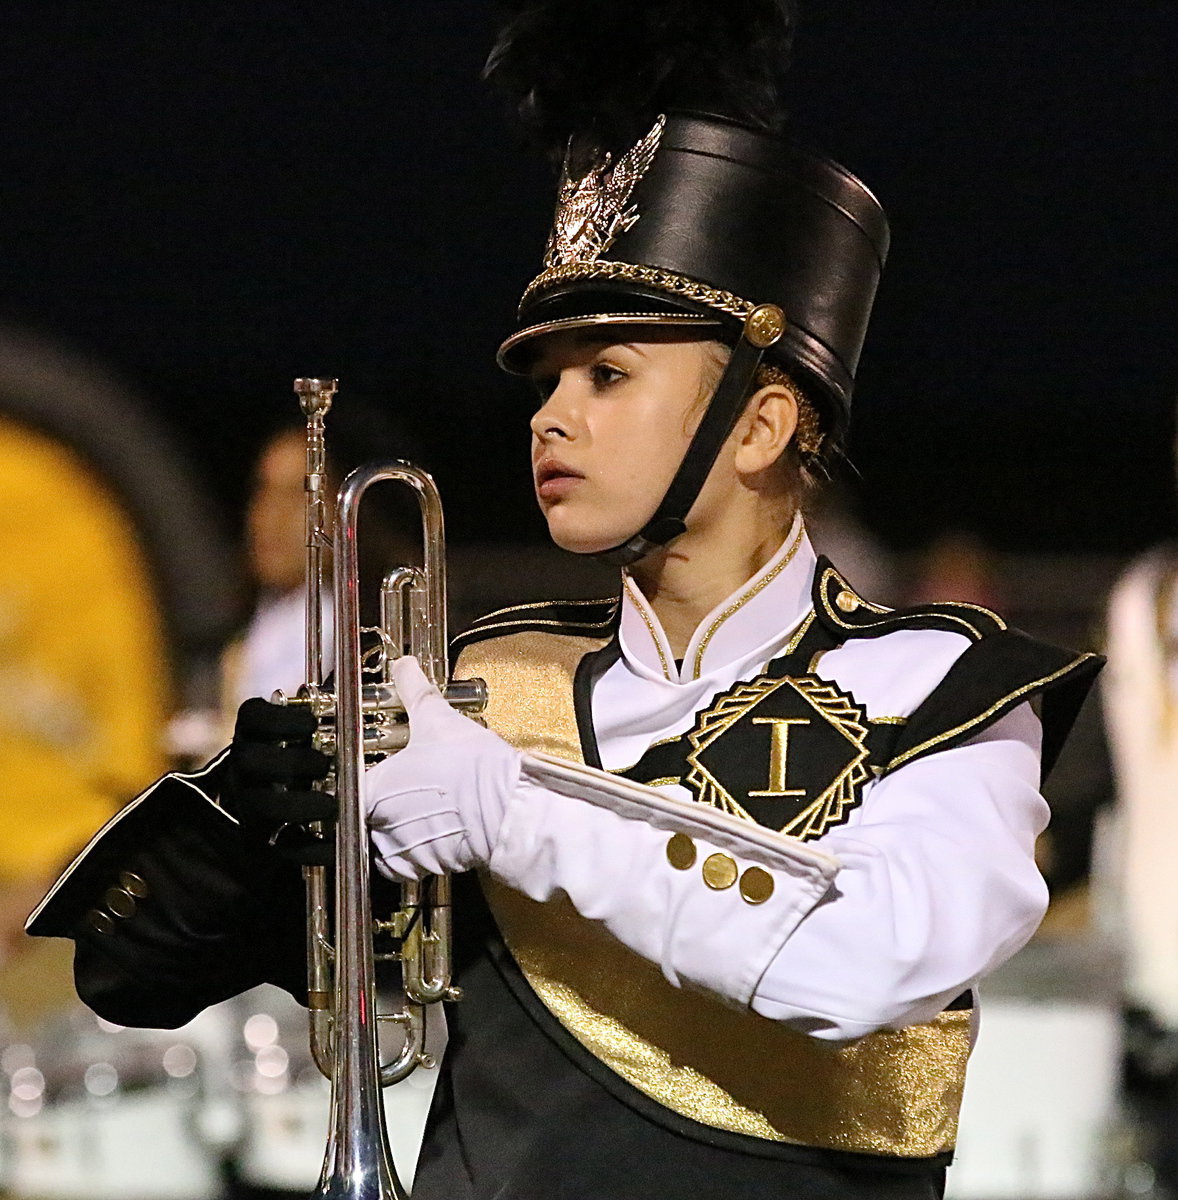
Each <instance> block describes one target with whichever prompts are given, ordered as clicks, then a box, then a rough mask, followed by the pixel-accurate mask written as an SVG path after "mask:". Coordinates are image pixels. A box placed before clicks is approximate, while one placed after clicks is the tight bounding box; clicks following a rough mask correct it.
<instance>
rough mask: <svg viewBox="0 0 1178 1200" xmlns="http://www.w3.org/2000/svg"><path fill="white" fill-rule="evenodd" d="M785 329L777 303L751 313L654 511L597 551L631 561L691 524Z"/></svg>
mask: <svg viewBox="0 0 1178 1200" xmlns="http://www.w3.org/2000/svg"><path fill="white" fill-rule="evenodd" d="M784 331H785V314H784V313H782V311H781V309H780V308H778V307H777V305H776V304H762V305H760V306H759V307H757V308H754V309H753V311H752V312H751V313H749V315H748V316H747V317H746V318H745V322H744V329H743V330H742V331H741V335H740V341H738V342H737V343H736V348H735V349H734V350H733V351H732V357H731V358H730V359H729V360H728V365H727V366H726V367H725V368H724V374H723V375H722V376H721V377H720V382H719V383H718V384H717V385H716V390H715V391H714V392H713V393H712V399H711V401H710V402H709V404H708V408H707V411H706V412H705V413H704V417H703V420H702V421H700V423H699V428H698V429H697V430H696V431H695V436H694V437H693V438H692V439H691V445H690V446H688V447H687V453H686V454H685V455H684V456H683V461H682V462H681V463H680V464H679V470H678V471H676V472H675V478H674V479H672V480H671V486H670V487H668V488H667V492H666V495H664V496H663V498H662V500H661V502H660V503H659V506H658V508H657V509H655V513H654V516H653V517H651V518H650V520H649V521H647V523H646V524H645V525H644V526H643V527H642V528H641V529H640V530H639V531H638V532H637V533H636V534H634V536H633V537H631V538H627V540H626V541H624V542H622V543H621V544H620V545H617V546H614V547H613V549H612V550H602V551H601V552H600V553H598V554H594V555H593V556H592V557H594V558H599V559H601V560H602V562H607V563H611V564H612V565H613V566H616V567H628V566H629V565H630V564H631V563H635V562H637V561H638V560H639V559H640V558H645V557H646V555H648V554H649V553H650V552H651V551H652V550H658V549H659V548H660V547H662V546H665V545H666V544H667V543H668V542H669V541H670V540H671V539H672V538H676V537H678V536H679V535H680V534H681V533H682V532H683V531H684V530H685V529H686V528H687V514H688V513H689V512H690V511H691V506H692V505H693V504H694V503H695V501H696V498H697V497H698V496H699V493H700V491H701V490H702V488H703V486H704V483H705V482H706V480H707V478H708V474H709V472H710V471H711V469H712V467H713V465H714V464H715V462H716V458H717V456H718V455H719V453H720V448H721V447H722V446H723V445H724V443H725V442H726V441H727V440H728V435H729V434H730V433H731V432H732V430H733V429H734V428H735V427H736V422H737V420H738V419H739V417H740V414H741V412H742V411H743V407H744V401H745V399H746V398H747V396H748V394H749V389H750V387H751V386H752V382H753V377H754V376H755V375H756V373H757V368H758V367H759V366H760V365H761V359H762V357H763V356H764V353H765V351H766V350H767V349H768V348H769V347H770V346H772V345H773V343H774V342H776V341H777V340H778V338H780V337H781V335H782V333H783V332H784Z"/></svg>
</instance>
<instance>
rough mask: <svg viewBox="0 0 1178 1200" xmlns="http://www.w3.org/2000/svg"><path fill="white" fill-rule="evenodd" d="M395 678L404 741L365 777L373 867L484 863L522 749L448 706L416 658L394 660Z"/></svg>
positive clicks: (395, 871)
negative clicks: (405, 717)
mask: <svg viewBox="0 0 1178 1200" xmlns="http://www.w3.org/2000/svg"><path fill="white" fill-rule="evenodd" d="M393 682H394V683H395V684H396V686H397V692H398V693H399V695H400V697H401V702H402V703H403V704H404V705H405V711H406V712H407V713H408V714H409V745H408V746H406V748H405V749H404V750H401V751H399V752H398V753H396V754H391V755H389V757H388V758H386V759H384V760H382V761H381V762H378V763H377V764H376V765H375V766H373V767H371V768H370V769H369V770H368V772H367V773H366V775H365V782H364V794H365V805H366V807H367V810H368V825H369V829H370V830H371V833H372V842H373V845H374V846H375V847H376V853H377V859H376V865H377V867H378V868H379V870H380V871H381V872H382V874H384V875H387V876H388V877H389V878H390V879H400V880H412V879H420V878H421V877H422V876H423V875H427V874H430V875H441V874H444V873H446V872H450V871H466V870H469V869H470V868H471V867H475V866H478V865H479V864H480V863H485V862H486V861H487V860H488V859H489V858H490V857H491V851H492V849H493V848H494V846H495V843H496V841H497V840H498V837H499V827H500V825H501V823H502V821H503V812H504V809H505V808H506V806H507V802H508V800H509V799H510V798H511V796H512V794H513V792H514V791H515V789H516V786H517V784H518V783H519V774H520V760H521V757H522V756H521V754H520V752H519V751H518V750H516V749H514V748H513V747H512V746H509V745H508V744H507V742H505V741H504V740H503V739H502V738H501V737H499V735H498V734H495V733H492V732H491V731H490V730H489V729H484V728H483V727H482V726H481V725H478V724H476V723H475V722H474V721H472V720H470V718H469V717H464V716H463V715H462V714H461V713H459V712H457V711H455V710H454V709H453V708H451V707H450V705H449V704H447V703H446V701H445V700H444V699H443V698H442V695H441V693H440V692H439V691H438V689H437V688H435V687H434V685H433V684H432V683H430V681H429V680H428V679H427V678H426V677H425V674H424V673H423V672H422V670H421V667H420V665H419V664H418V662H417V659H415V658H408V657H406V658H399V659H397V660H396V661H395V662H394V663H393Z"/></svg>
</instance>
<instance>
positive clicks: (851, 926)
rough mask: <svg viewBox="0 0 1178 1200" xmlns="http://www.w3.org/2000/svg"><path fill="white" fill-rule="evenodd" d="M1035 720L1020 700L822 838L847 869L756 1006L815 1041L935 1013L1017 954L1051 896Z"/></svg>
mask: <svg viewBox="0 0 1178 1200" xmlns="http://www.w3.org/2000/svg"><path fill="white" fill-rule="evenodd" d="M1040 740H1041V731H1040V726H1039V721H1038V718H1037V717H1036V716H1035V715H1034V713H1033V712H1032V711H1031V708H1030V706H1029V705H1023V706H1021V707H1020V708H1018V709H1016V710H1015V711H1014V712H1012V713H1010V714H1008V715H1007V716H1006V717H1004V718H1003V719H1002V720H1000V721H998V722H996V723H995V724H994V725H993V726H992V727H991V728H990V729H988V730H986V731H985V732H984V733H982V734H980V735H979V736H978V737H976V738H974V739H973V740H972V741H970V742H968V743H966V744H965V745H962V746H959V747H957V748H955V749H952V750H945V751H942V752H940V753H934V754H930V755H928V756H927V757H925V758H922V759H919V760H917V761H915V762H912V763H909V764H908V765H906V766H904V767H901V768H900V769H899V770H897V771H896V772H895V773H894V774H892V775H889V776H887V777H886V778H884V779H882V780H880V781H879V782H878V783H876V784H875V785H874V787H873V788H872V789H871V791H870V792H869V794H868V796H867V799H866V800H865V802H864V805H863V807H862V809H861V810H860V812H859V814H858V820H857V821H856V822H855V824H854V825H848V826H844V827H842V828H840V829H838V830H836V831H834V832H833V833H830V834H828V835H827V836H826V837H823V838H820V839H818V840H817V841H815V842H814V843H813V845H814V847H815V848H816V849H821V850H824V851H825V852H826V853H828V854H830V855H833V856H836V857H837V858H838V860H839V862H840V863H841V870H840V871H839V873H838V876H837V878H836V879H835V881H834V884H833V886H832V887H831V888H830V889H829V890H828V892H827V893H826V894H825V896H824V897H823V898H822V900H821V901H820V902H819V903H818V904H817V905H815V906H814V908H812V909H811V911H810V912H809V913H808V914H807V915H806V916H805V918H804V919H803V920H802V921H801V922H800V923H799V924H798V925H797V928H796V929H795V930H794V931H793V933H792V934H791V935H790V936H789V937H788V938H787V939H786V940H785V942H784V943H783V944H782V945H781V947H780V948H779V950H778V951H777V953H776V954H775V955H774V957H773V959H772V961H771V962H770V964H769V966H768V967H767V968H766V970H765V973H764V974H763V975H762V976H761V979H760V981H759V983H758V984H757V986H756V989H755V992H754V995H753V999H752V1008H753V1009H754V1010H755V1011H756V1012H759V1013H761V1014H762V1015H763V1016H766V1017H769V1018H772V1019H774V1020H778V1021H784V1022H786V1023H787V1024H789V1025H791V1026H793V1027H794V1028H796V1029H798V1030H800V1031H803V1032H806V1033H809V1034H811V1035H812V1036H815V1037H819V1038H827V1039H831V1040H842V1039H849V1038H855V1037H859V1036H862V1035H863V1034H865V1033H869V1032H871V1031H872V1030H874V1029H880V1028H896V1027H900V1026H903V1025H908V1024H913V1023H915V1022H919V1021H924V1020H929V1019H931V1018H932V1017H933V1016H935V1015H936V1013H938V1012H940V1011H941V1010H942V1009H943V1008H944V1007H945V1006H946V1005H947V1004H948V1003H950V1002H951V1001H952V1000H953V999H954V998H955V997H956V996H958V995H959V994H960V993H961V992H963V991H964V990H965V989H966V988H968V987H970V986H971V985H973V984H974V983H975V982H976V981H977V980H978V979H979V978H981V977H982V976H983V975H985V974H986V973H987V972H988V971H990V970H992V969H993V968H994V967H996V966H998V965H999V964H1001V963H1002V962H1003V961H1004V960H1005V959H1007V958H1008V957H1009V956H1010V955H1012V954H1013V953H1014V952H1015V951H1016V950H1018V949H1019V948H1020V947H1021V946H1022V945H1023V944H1024V943H1025V942H1026V941H1027V939H1028V938H1029V937H1030V936H1031V934H1032V933H1033V932H1034V930H1035V928H1036V926H1037V925H1038V923H1039V921H1040V919H1041V918H1042V915H1043V912H1044V911H1045V909H1046V905H1047V889H1046V885H1045V884H1044V882H1043V879H1042V877H1041V876H1040V874H1039V871H1038V869H1037V868H1036V866H1035V861H1034V848H1035V838H1036V837H1037V835H1038V834H1039V833H1040V832H1041V831H1042V830H1043V828H1044V827H1045V825H1046V824H1047V816H1048V812H1047V805H1046V803H1045V802H1044V801H1043V799H1042V797H1041V796H1040V795H1039V791H1038V784H1039V746H1040Z"/></svg>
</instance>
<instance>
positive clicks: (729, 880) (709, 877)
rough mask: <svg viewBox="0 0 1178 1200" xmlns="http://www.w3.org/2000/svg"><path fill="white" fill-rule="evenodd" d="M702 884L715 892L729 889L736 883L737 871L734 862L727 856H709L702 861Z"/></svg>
mask: <svg viewBox="0 0 1178 1200" xmlns="http://www.w3.org/2000/svg"><path fill="white" fill-rule="evenodd" d="M703 873H704V883H706V884H707V885H708V887H710V888H713V889H714V890H715V891H717V892H722V891H723V890H724V889H725V888H730V887H731V886H732V885H733V884H734V883H735V882H736V876H737V874H738V871H737V869H736V860H735V859H732V858H729V856H728V855H727V854H709V855H708V856H707V858H705V859H704V867H703Z"/></svg>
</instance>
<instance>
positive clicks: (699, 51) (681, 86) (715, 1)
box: [484, 0, 796, 165]
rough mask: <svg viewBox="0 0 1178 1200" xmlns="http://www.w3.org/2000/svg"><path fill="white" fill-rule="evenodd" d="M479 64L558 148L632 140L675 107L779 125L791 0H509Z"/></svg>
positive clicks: (620, 145)
mask: <svg viewBox="0 0 1178 1200" xmlns="http://www.w3.org/2000/svg"><path fill="white" fill-rule="evenodd" d="M501 7H502V8H503V9H504V10H505V18H506V19H505V22H504V25H503V27H502V29H501V31H500V34H499V37H498V39H497V41H496V43H495V46H494V48H493V49H492V51H491V54H490V57H489V58H488V59H487V65H486V69H485V71H484V76H485V78H487V79H488V80H490V81H491V82H493V83H494V84H496V85H497V86H498V87H500V88H501V89H502V90H503V91H505V92H506V93H507V94H508V95H509V96H510V97H512V99H513V100H514V102H515V104H516V106H517V107H518V110H519V113H520V116H521V117H522V118H523V120H524V122H525V124H526V125H527V126H528V128H529V129H530V130H531V132H532V133H533V135H534V136H535V137H536V138H537V139H538V140H539V142H540V143H541V145H542V146H543V147H544V149H545V150H546V152H547V153H548V154H550V155H551V156H552V157H553V158H554V159H556V160H557V161H560V160H561V159H563V157H564V154H565V150H566V147H567V148H569V149H570V150H571V151H572V157H573V158H574V159H576V160H581V161H582V162H583V163H585V164H586V165H587V161H588V159H590V158H592V157H594V156H596V155H599V154H601V153H603V152H606V151H608V152H611V153H613V154H615V155H616V154H618V153H620V152H623V151H624V150H626V149H628V148H629V147H630V146H632V145H633V144H634V143H635V142H636V141H637V140H638V139H639V138H640V137H641V136H642V135H643V134H645V133H646V131H647V130H648V129H649V128H650V126H651V125H652V124H653V123H654V120H655V118H656V117H657V116H658V114H659V113H661V112H667V111H668V110H671V109H678V110H688V111H692V112H703V113H709V114H712V115H714V116H721V117H729V118H731V119H732V120H736V121H740V122H742V123H743V124H746V125H749V126H751V127H753V128H755V129H760V130H765V131H769V132H776V131H778V130H780V128H781V126H782V125H783V124H784V121H785V110H784V104H783V101H782V97H781V79H782V76H783V75H784V74H785V70H786V67H787V65H788V61H789V52H790V45H791V43H792V40H793V32H794V25H795V20H796V18H795V11H794V0H510V2H505V3H504V4H502V6H501Z"/></svg>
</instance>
